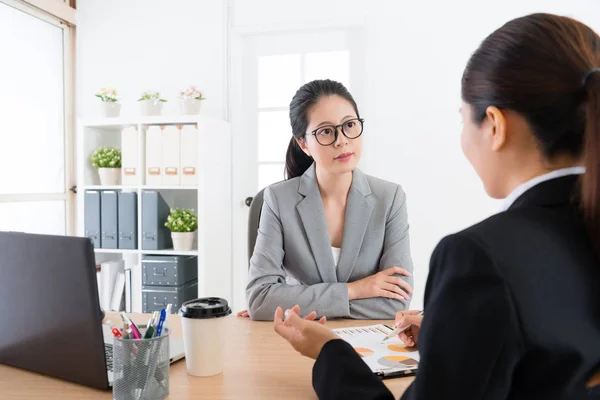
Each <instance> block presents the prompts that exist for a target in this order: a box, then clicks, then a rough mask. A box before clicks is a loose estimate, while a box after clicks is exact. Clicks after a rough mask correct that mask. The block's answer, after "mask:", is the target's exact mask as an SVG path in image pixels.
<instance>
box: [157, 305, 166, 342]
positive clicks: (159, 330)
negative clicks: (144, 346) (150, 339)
mask: <svg viewBox="0 0 600 400" xmlns="http://www.w3.org/2000/svg"><path fill="white" fill-rule="evenodd" d="M165 318H167V312H166V311H165V309H164V308H163V309H162V310H160V319H159V320H158V325H157V326H156V337H159V336H160V334H161V333H162V330H163V324H164V323H165Z"/></svg>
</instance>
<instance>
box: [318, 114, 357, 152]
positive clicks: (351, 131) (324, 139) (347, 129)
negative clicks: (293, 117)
mask: <svg viewBox="0 0 600 400" xmlns="http://www.w3.org/2000/svg"><path fill="white" fill-rule="evenodd" d="M364 122H365V120H364V119H362V118H353V119H349V120H348V121H346V122H344V123H343V124H339V125H325V126H322V127H320V128H318V129H315V130H314V131H312V132H311V134H312V135H313V136H314V137H315V139H317V142H318V143H319V144H320V145H321V146H330V145H332V144H334V143H335V141H336V140H337V138H338V129H340V128H341V131H342V134H343V135H344V136H346V137H347V138H348V139H356V138H357V137H359V136H360V135H362V132H363V124H364Z"/></svg>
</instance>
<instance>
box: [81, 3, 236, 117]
mask: <svg viewBox="0 0 600 400" xmlns="http://www.w3.org/2000/svg"><path fill="white" fill-rule="evenodd" d="M225 15H226V13H225V6H224V3H223V2H221V1H214V0H170V1H160V0H80V1H78V2H77V24H78V29H77V34H78V43H77V60H78V63H77V67H78V73H77V83H78V86H77V87H78V90H77V95H78V96H77V97H78V102H77V105H78V113H77V114H78V116H79V117H85V118H91V117H94V116H96V115H98V114H99V113H98V101H99V100H98V99H97V98H95V97H94V93H95V92H96V91H97V90H98V89H99V88H101V87H104V86H113V87H115V88H116V89H117V90H118V92H119V97H120V98H121V99H122V101H121V102H122V104H123V108H122V115H139V104H138V103H137V102H136V100H137V99H138V98H139V95H140V93H141V92H143V91H144V90H158V91H160V92H161V95H162V96H163V97H165V98H166V99H167V100H168V101H169V102H168V103H166V104H165V105H164V109H163V114H165V115H170V114H178V113H179V102H178V101H177V91H179V90H182V89H185V88H187V87H188V86H189V85H193V84H195V85H196V86H198V87H199V88H200V89H201V90H203V92H204V94H205V97H206V98H207V100H206V101H205V102H203V107H204V110H205V113H206V114H207V115H210V116H213V117H223V116H224V115H225V98H226V97H225V92H226V90H225V83H226V81H225V76H226V65H227V64H226V52H225V51H226V36H225V32H226V26H227V21H226V19H225Z"/></svg>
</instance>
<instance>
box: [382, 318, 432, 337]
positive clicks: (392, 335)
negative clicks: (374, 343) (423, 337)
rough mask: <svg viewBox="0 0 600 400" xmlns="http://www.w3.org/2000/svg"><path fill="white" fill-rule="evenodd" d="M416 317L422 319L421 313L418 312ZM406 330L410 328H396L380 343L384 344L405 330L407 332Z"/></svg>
mask: <svg viewBox="0 0 600 400" xmlns="http://www.w3.org/2000/svg"><path fill="white" fill-rule="evenodd" d="M415 315H416V316H419V317H422V316H423V311H419V312H418V313H417V314H415ZM408 328H410V325H408V326H405V327H403V328H396V329H394V330H393V331H391V332H390V333H389V334H388V335H387V336H386V337H385V338H384V339H383V340H382V341H381V343H383V342H385V341H386V340H388V339H391V338H393V337H394V336H398V335H399V334H401V333H402V332H404V331H405V330H407V329H408Z"/></svg>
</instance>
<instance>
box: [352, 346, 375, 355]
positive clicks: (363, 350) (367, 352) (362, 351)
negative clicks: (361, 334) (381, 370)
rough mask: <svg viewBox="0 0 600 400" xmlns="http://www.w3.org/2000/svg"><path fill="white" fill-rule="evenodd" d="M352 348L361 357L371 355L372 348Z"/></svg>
mask: <svg viewBox="0 0 600 400" xmlns="http://www.w3.org/2000/svg"><path fill="white" fill-rule="evenodd" d="M354 350H356V352H357V353H358V355H359V356H361V357H369V356H372V355H373V350H371V349H366V348H364V347H355V348H354Z"/></svg>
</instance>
